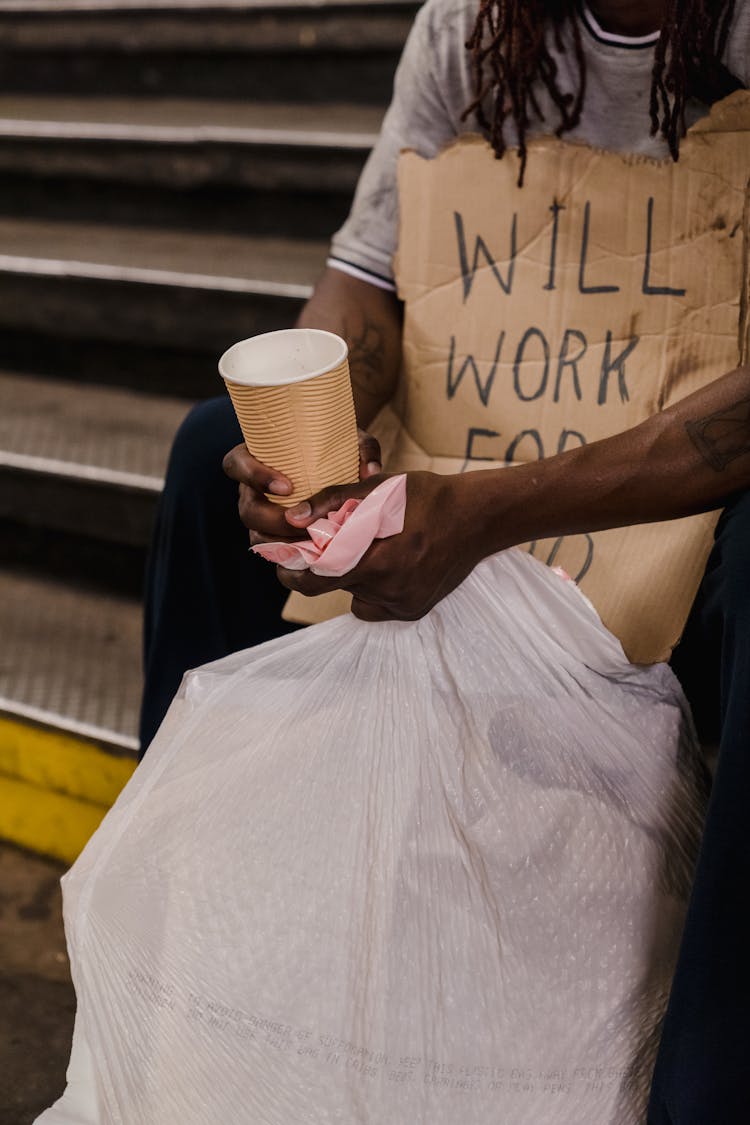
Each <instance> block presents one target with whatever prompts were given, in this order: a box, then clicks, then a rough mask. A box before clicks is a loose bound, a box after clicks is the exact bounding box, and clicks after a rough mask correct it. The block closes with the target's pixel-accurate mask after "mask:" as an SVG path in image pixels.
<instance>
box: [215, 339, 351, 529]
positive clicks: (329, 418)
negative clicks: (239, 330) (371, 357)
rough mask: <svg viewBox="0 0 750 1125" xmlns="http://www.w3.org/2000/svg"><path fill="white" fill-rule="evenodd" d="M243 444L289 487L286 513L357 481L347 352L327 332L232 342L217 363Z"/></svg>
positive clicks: (280, 498) (280, 500)
mask: <svg viewBox="0 0 750 1125" xmlns="http://www.w3.org/2000/svg"><path fill="white" fill-rule="evenodd" d="M219 373H220V374H221V376H222V378H223V379H224V382H225V383H226V385H227V390H228V391H229V394H230V396H231V399H232V403H233V405H234V409H235V412H236V414H237V418H238V420H239V423H240V427H241V429H242V436H243V437H244V439H245V444H246V445H247V448H248V449H249V450H250V452H251V453H252V454H253V456H254V457H257V458H258V460H259V461H262V462H263V463H264V464H265V465H269V466H270V467H271V468H273V469H276V470H277V471H278V472H280V473H283V474H284V476H286V477H288V478H289V480H290V481H291V482H292V485H293V489H294V491H293V492H292V494H291V495H290V496H274V495H272V494H271V493H268V494H267V495H268V499H269V500H273V501H274V502H275V503H277V504H283V505H284V507H290V506H291V505H292V504H297V503H299V501H300V500H305V499H307V497H309V496H312V495H313V494H314V493H315V492H318V491H319V490H320V489H321V488H325V487H326V486H327V485H330V484H353V483H354V482H355V481H357V480H359V448H358V443H357V422H356V418H355V415H354V400H353V398H352V387H351V382H350V379H349V361H348V349H347V346H346V343H345V342H344V340H342V339H341V337H340V336H336V335H334V333H333V332H323V331H322V330H320V329H317V328H288V329H283V330H282V331H280V332H266V333H264V334H263V335H261V336H252V337H251V338H250V339H249V340H241V341H240V342H239V343H238V344H234V345H233V346H232V347H231V348H230V349H229V350H228V351H226V352H225V353H224V355H223V356H222V357H221V359H220V360H219Z"/></svg>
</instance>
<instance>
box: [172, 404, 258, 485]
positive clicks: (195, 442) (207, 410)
mask: <svg viewBox="0 0 750 1125" xmlns="http://www.w3.org/2000/svg"><path fill="white" fill-rule="evenodd" d="M240 441H242V433H241V431H240V428H239V425H238V423H237V419H236V417H235V414H234V410H233V409H232V404H231V401H230V400H229V398H227V397H221V398H213V399H209V400H208V401H207V402H199V403H198V404H197V405H196V406H194V407H193V408H192V410H191V411H190V413H189V414H188V415H187V417H186V418H185V419H184V421H183V422H182V425H181V426H180V428H179V429H178V431H177V433H176V434H175V438H174V442H173V443H172V450H171V452H170V455H169V464H168V466H167V481H166V488H167V490H168V491H171V492H174V491H177V492H182V491H183V490H185V489H187V490H189V491H190V492H191V493H192V494H193V495H194V494H195V493H196V492H203V491H206V490H209V491H210V490H212V489H213V488H215V487H216V486H217V485H218V486H219V487H222V488H223V487H224V484H225V482H226V477H225V476H224V474H223V471H222V467H221V463H222V460H223V458H224V454H225V453H227V452H228V451H229V450H230V449H231V448H232V447H233V446H235V445H237V444H238V443H239V442H240ZM232 488H233V490H234V491H236V488H237V486H236V485H232Z"/></svg>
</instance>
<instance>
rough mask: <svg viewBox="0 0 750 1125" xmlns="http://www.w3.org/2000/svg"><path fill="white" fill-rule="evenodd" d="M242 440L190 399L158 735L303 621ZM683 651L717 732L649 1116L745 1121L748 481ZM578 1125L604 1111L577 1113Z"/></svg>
mask: <svg viewBox="0 0 750 1125" xmlns="http://www.w3.org/2000/svg"><path fill="white" fill-rule="evenodd" d="M240 440H241V435H240V431H239V427H238V425H237V422H236V420H235V417H234V413H233V410H232V407H231V404H230V402H229V399H228V398H221V399H212V400H211V401H209V402H206V403H203V404H201V405H200V406H198V407H195V408H194V409H193V410H192V411H191V413H190V414H189V415H188V417H187V419H186V420H185V422H184V423H183V425H182V427H181V428H180V430H179V432H178V434H177V437H176V439H175V443H174V447H173V449H172V455H171V459H170V463H169V468H168V471H167V482H166V487H165V490H164V495H163V498H162V502H161V506H160V510H159V515H158V519H157V526H156V530H155V536H154V544H153V550H152V556H151V562H150V566H149V574H148V586H147V595H146V628H145V661H146V683H145V691H144V697H143V709H142V715H141V742H142V746H143V747H144V749H145V747H147V746H148V744H149V742H150V741H151V739H152V738H153V736H154V734H155V733H156V730H157V728H158V726H159V724H160V722H161V720H162V718H163V716H164V713H165V712H166V709H167V707H168V706H169V703H170V701H171V699H172V696H173V695H174V693H175V691H176V690H177V687H178V686H179V683H180V679H181V678H182V675H183V672H184V671H185V670H186V669H187V668H194V667H196V666H198V665H199V664H204V663H206V662H207V661H209V660H215V659H217V658H218V657H220V656H224V655H226V654H227V653H229V652H234V651H237V650H239V649H242V648H247V647H250V646H251V645H255V644H259V643H260V642H262V641H265V640H268V639H270V638H271V637H275V636H279V635H280V634H281V633H285V632H289V631H290V630H291V629H293V628H294V626H292V625H288V624H286V623H285V622H283V621H282V620H281V617H280V613H281V608H282V606H283V604H284V600H285V598H286V591H284V590H283V589H282V587H281V586H279V584H278V583H277V581H276V577H275V573H274V569H273V567H272V566H270V565H269V564H268V563H266V562H264V560H262V559H259V558H257V557H256V556H254V555H251V554H249V553H248V538H247V532H246V531H245V529H244V528H243V527H242V525H241V524H240V522H239V519H238V516H237V486H236V484H234V483H233V482H232V481H229V480H228V479H227V478H226V477H225V476H224V474H223V472H222V470H221V461H222V458H223V456H224V454H225V453H226V452H227V450H229V449H230V448H231V447H232V446H234V445H237V444H238V442H239V441H240ZM673 666H674V668H675V671H676V672H677V674H678V676H679V677H680V679H681V681H682V683H683V686H684V688H685V691H686V693H687V695H688V698H689V699H690V701H691V704H692V706H693V712H694V714H695V717H696V721H697V723H698V726H699V728H700V729H701V731H702V733H703V735H704V737H705V738H707V739H710V740H713V738H719V736H720V751H719V759H718V764H717V767H716V775H715V780H714V784H713V789H712V794H711V799H710V804H709V809H708V817H707V821H706V827H705V831H704V838H703V844H702V848H701V853H700V856H699V859H698V864H697V868H696V875H695V883H694V887H693V893H692V899H691V903H690V908H689V912H688V918H687V923H686V926H685V933H684V936H683V941H682V949H681V952H680V957H679V962H678V967H677V972H676V974H675V979H674V984H673V987H672V995H671V998H670V1002H669V1008H668V1011H667V1016H666V1021H665V1025H664V1032H663V1035H662V1042H661V1048H660V1052H659V1057H658V1060H657V1065H656V1071H655V1075H654V1083H653V1089H652V1096H651V1106H650V1110H649V1116H648V1125H745V1122H750V1090H747V1089H746V1084H745V1072H746V1071H748V1070H750V1065H749V1062H748V1055H750V1037H749V1036H748V1034H747V1032H746V1030H745V1029H746V1027H747V1025H748V1020H749V1019H750V1010H749V1009H750V925H749V924H748V923H747V922H746V921H745V922H743V918H745V917H746V915H745V909H746V908H747V904H746V903H745V901H744V896H745V894H749V893H750V824H749V823H748V821H750V815H749V810H748V806H749V805H750V753H749V751H750V492H749V493H746V494H744V495H743V496H742V497H740V498H739V499H738V500H737V501H735V502H734V503H733V504H731V505H730V506H729V507H728V508H727V509H726V511H725V512H724V514H723V516H722V518H721V521H720V523H719V527H718V529H717V535H716V543H715V546H714V549H713V552H712V555H711V558H710V560H709V563H708V566H707V569H706V574H705V577H704V580H703V584H702V587H701V590H700V593H699V595H698V598H697V600H696V603H695V606H694V607H693V611H692V613H691V616H690V620H689V622H688V626H687V628H686V631H685V635H684V637H683V640H682V641H681V643H680V645H679V647H678V649H677V650H676V652H675V655H674V659H673ZM581 1125H599V1123H598V1122H582V1123H581Z"/></svg>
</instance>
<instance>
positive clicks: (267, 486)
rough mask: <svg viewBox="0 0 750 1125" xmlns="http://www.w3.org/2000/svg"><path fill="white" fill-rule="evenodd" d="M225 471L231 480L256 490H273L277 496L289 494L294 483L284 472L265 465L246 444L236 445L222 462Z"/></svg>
mask: <svg viewBox="0 0 750 1125" xmlns="http://www.w3.org/2000/svg"><path fill="white" fill-rule="evenodd" d="M222 468H223V469H224V472H225V473H226V475H227V476H228V477H229V478H230V479H231V480H236V481H237V482H238V483H239V484H246V485H248V486H249V487H250V488H254V489H255V491H256V492H272V493H273V494H274V495H275V496H288V495H289V493H290V492H291V491H292V483H291V481H290V480H289V478H288V477H285V476H284V474H283V473H279V472H277V471H276V469H272V468H271V467H270V466H269V465H264V464H263V462H262V461H259V460H258V459H257V457H253V455H252V453H250V452H249V450H248V448H247V446H246V445H244V444H243V445H235V447H234V449H230V450H229V452H228V453H227V455H226V457H225V458H224V460H223V462H222Z"/></svg>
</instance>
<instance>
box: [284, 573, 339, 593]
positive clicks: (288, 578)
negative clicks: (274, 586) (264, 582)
mask: <svg viewBox="0 0 750 1125" xmlns="http://www.w3.org/2000/svg"><path fill="white" fill-rule="evenodd" d="M276 576H277V578H278V580H279V582H280V583H281V585H282V586H286V588H287V590H296V591H297V593H298V594H304V595H305V597H308V598H314V597H317V595H318V594H327V593H329V592H330V591H331V590H338V589H340V588H341V583H340V580H339V579H338V578H323V577H322V575H320V574H313V573H312V571H311V570H287V568H286V567H285V566H277V567H276Z"/></svg>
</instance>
